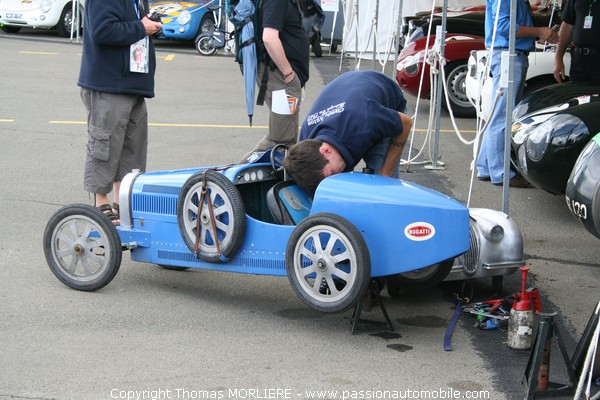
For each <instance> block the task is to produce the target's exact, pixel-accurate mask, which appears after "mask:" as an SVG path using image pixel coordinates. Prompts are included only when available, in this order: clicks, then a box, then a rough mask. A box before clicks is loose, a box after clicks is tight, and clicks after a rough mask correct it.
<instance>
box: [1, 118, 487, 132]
mask: <svg viewBox="0 0 600 400" xmlns="http://www.w3.org/2000/svg"><path fill="white" fill-rule="evenodd" d="M0 121H2V120H0ZM9 121H11V122H12V121H13V120H9ZM49 123H50V124H57V125H85V124H86V122H85V121H49ZM148 125H149V126H160V127H173V128H220V129H225V128H226V129H267V128H268V126H265V125H254V126H248V125H221V124H168V123H158V122H151V123H149V124H148ZM416 131H417V132H427V130H426V129H417V130H416ZM440 132H442V133H454V130H453V129H440ZM461 132H462V133H476V131H474V130H471V129H466V130H461Z"/></svg>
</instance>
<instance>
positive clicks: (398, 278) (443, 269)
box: [387, 258, 454, 297]
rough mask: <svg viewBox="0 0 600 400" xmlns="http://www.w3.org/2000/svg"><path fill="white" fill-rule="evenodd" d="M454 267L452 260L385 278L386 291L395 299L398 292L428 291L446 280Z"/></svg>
mask: <svg viewBox="0 0 600 400" xmlns="http://www.w3.org/2000/svg"><path fill="white" fill-rule="evenodd" d="M452 265H454V258H451V259H449V260H446V261H442V262H440V263H437V264H433V265H430V266H428V267H424V268H419V269H416V270H414V271H409V272H405V273H403V274H398V275H392V276H389V277H388V278H387V291H388V294H389V295H390V297H397V296H398V295H399V294H400V292H408V293H410V292H413V293H414V292H417V291H421V290H426V289H429V288H431V287H433V286H435V285H437V284H438V283H440V282H441V281H443V280H444V278H446V276H448V274H449V273H450V270H451V269H452Z"/></svg>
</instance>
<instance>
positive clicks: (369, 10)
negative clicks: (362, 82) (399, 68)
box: [321, 0, 485, 60]
mask: <svg viewBox="0 0 600 400" xmlns="http://www.w3.org/2000/svg"><path fill="white" fill-rule="evenodd" d="M321 1H322V4H323V7H324V9H325V10H328V11H336V10H337V11H338V13H342V12H343V19H344V36H343V48H342V49H343V51H344V52H345V53H353V54H354V55H356V54H358V57H365V58H371V57H372V51H373V44H374V43H377V45H376V50H377V57H378V58H379V59H383V60H388V59H389V57H390V56H393V54H394V49H393V44H394V38H395V35H396V32H397V28H398V18H399V17H402V16H412V15H415V14H416V13H417V12H420V11H425V12H430V11H431V9H432V8H433V6H436V7H442V6H443V1H442V0H435V1H431V0H341V1H340V2H339V3H337V0H333V1H332V0H321ZM338 4H340V5H339V6H338ZM484 4H485V2H484V1H483V0H448V11H460V10H463V9H465V8H467V7H472V6H477V5H484ZM400 7H402V12H401V13H400Z"/></svg>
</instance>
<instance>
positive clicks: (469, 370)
mask: <svg viewBox="0 0 600 400" xmlns="http://www.w3.org/2000/svg"><path fill="white" fill-rule="evenodd" d="M0 47H1V49H2V58H1V62H0V88H1V90H2V96H0V149H1V150H0V151H1V157H0V167H1V168H0V185H1V187H2V191H1V192H0V201H1V204H2V207H1V208H0V217H1V221H2V223H3V229H2V230H0V305H1V306H0V360H1V361H0V399H7V400H8V399H57V400H68V399H92V400H95V399H98V400H105V399H127V398H134V399H137V398H139V399H152V398H163V399H198V398H262V399H267V398H268V399H282V398H293V399H309V398H326V399H341V398H343V397H346V398H386V397H385V396H386V395H388V397H387V398H391V397H390V396H393V395H394V394H395V395H396V396H404V397H400V398H464V397H467V396H470V398H489V399H519V398H523V394H524V391H523V386H522V383H521V379H522V376H523V373H524V371H525V368H526V364H527V360H528V357H529V352H527V351H515V350H511V349H509V348H508V347H507V345H506V339H507V332H506V330H505V329H499V330H491V331H483V330H479V329H477V328H475V327H474V326H473V324H474V320H473V319H472V318H471V317H469V316H467V315H463V316H461V318H460V319H459V322H458V324H457V327H456V330H455V332H454V335H453V337H452V351H449V352H446V351H444V349H443V345H442V343H443V336H444V333H445V331H446V327H447V326H448V323H449V322H450V319H451V317H452V314H453V304H452V301H451V297H452V294H453V293H455V292H461V293H462V294H468V295H469V296H470V297H471V298H473V299H479V300H483V299H487V298H489V296H491V295H492V293H491V289H490V282H488V281H485V280H483V281H477V282H470V283H469V284H467V285H464V287H460V286H458V285H448V284H445V285H441V286H440V287H437V288H434V289H431V290H428V291H424V292H421V293H417V294H410V295H403V296H400V297H398V298H393V299H392V298H389V297H387V296H384V301H385V304H386V307H387V310H388V312H389V314H390V317H391V318H392V322H393V324H394V326H395V331H393V332H391V331H389V330H388V329H380V328H375V327H372V326H369V325H366V324H365V325H364V326H362V329H361V330H360V331H359V333H358V334H356V335H351V334H350V320H351V316H352V313H351V312H350V311H349V312H346V313H341V314H335V315H325V314H321V313H318V312H316V311H313V310H311V309H309V308H307V307H306V306H305V305H304V304H303V303H302V302H301V301H300V300H299V299H298V298H297V297H296V296H295V294H294V293H293V291H292V289H291V287H290V285H289V282H288V281H287V279H285V278H273V277H264V276H247V275H242V274H227V273H219V272H210V271H190V270H188V271H185V272H176V271H168V270H164V269H162V268H160V267H158V266H156V265H149V264H143V263H135V262H132V261H131V260H129V257H128V255H127V254H124V257H123V263H122V266H121V269H120V271H119V273H118V275H117V276H116V278H115V279H114V281H113V282H111V283H110V284H109V285H108V286H107V287H105V288H103V289H102V290H100V291H98V292H94V293H84V292H78V291H74V290H71V289H69V288H67V287H66V286H64V285H63V284H62V283H60V282H59V281H58V280H57V279H56V278H55V277H54V275H53V274H52V273H51V272H50V270H49V268H48V266H47V264H46V261H45V258H44V254H43V249H42V236H43V232H44V227H45V225H46V222H47V221H48V219H49V217H50V216H51V215H52V213H54V212H55V211H56V210H57V209H58V208H59V207H60V206H62V205H66V204H72V203H87V204H91V203H92V200H91V199H90V198H89V196H88V194H87V193H85V192H84V191H83V189H82V170H83V160H84V150H85V142H86V126H85V119H86V116H85V110H84V107H83V104H82V103H81V100H80V97H79V88H78V87H77V85H76V81H77V75H78V70H79V63H80V59H81V44H80V43H76V42H73V43H70V42H69V40H66V39H62V38H58V37H57V36H56V34H54V33H50V32H40V31H28V32H22V33H19V34H17V35H7V34H5V33H3V32H0ZM157 50H158V52H157V55H158V69H157V73H156V81H157V82H156V94H157V96H156V98H155V99H151V100H149V101H148V102H147V104H148V109H149V115H150V117H149V120H150V123H151V127H150V145H149V154H148V158H149V166H148V169H149V170H163V169H176V168H184V167H191V166H204V165H217V164H224V163H229V162H235V161H236V160H238V159H239V158H241V156H242V155H243V154H244V153H245V152H246V151H247V150H248V149H249V148H251V147H252V146H253V145H254V144H255V143H256V142H257V141H258V140H259V138H260V137H262V136H263V135H264V134H265V132H266V125H267V113H266V110H265V109H264V108H262V107H257V109H256V112H255V115H254V119H253V122H254V126H253V127H252V128H250V127H249V126H248V117H247V115H246V111H245V102H244V92H243V90H244V89H243V81H242V76H241V74H240V71H239V67H238V66H237V64H236V63H235V62H234V61H233V58H232V57H231V55H225V54H220V55H217V56H213V57H200V56H199V55H198V54H197V53H196V52H195V50H194V49H193V47H192V46H189V45H182V44H177V43H159V44H158V47H157ZM324 54H325V56H324V57H322V58H314V57H313V58H311V71H310V72H311V78H310V81H309V83H308V85H307V88H306V97H305V101H304V103H303V105H302V109H301V112H302V116H304V115H305V114H306V111H307V109H308V108H309V105H310V104H311V103H312V101H314V99H315V98H316V96H317V95H318V93H319V91H320V90H321V89H322V87H323V86H324V85H325V84H326V83H327V82H329V81H331V80H332V79H333V78H335V76H337V75H338V74H339V73H341V71H346V70H349V69H353V68H355V67H356V64H357V63H356V60H355V59H353V58H344V60H343V61H342V62H340V53H336V54H333V55H328V54H327V52H326V51H325V49H324ZM340 67H341V71H340ZM358 67H359V68H361V69H371V68H372V67H373V63H372V61H371V60H362V61H361V62H360V65H359V66H358ZM387 68H388V69H389V68H390V66H389V65H388V67H387ZM375 69H378V70H381V69H382V67H381V66H380V65H379V63H376V65H375ZM386 72H387V70H386ZM407 97H408V98H409V107H410V111H411V112H414V111H415V110H416V109H417V104H416V99H415V98H413V97H411V96H407ZM429 109H430V104H429V101H427V100H424V101H421V102H420V103H419V106H418V114H417V118H416V124H417V129H418V130H417V133H416V135H415V136H414V137H413V138H412V140H411V144H412V146H411V147H412V150H411V151H410V152H409V150H408V149H407V150H406V151H405V154H404V156H403V158H404V159H409V158H413V156H416V154H417V152H418V151H419V150H421V149H423V152H422V153H421V154H420V155H418V156H416V158H415V160H414V161H413V162H411V164H410V166H406V165H404V166H403V168H402V171H403V172H402V174H401V178H403V179H406V180H409V181H413V182H417V183H420V184H423V185H424V186H428V187H431V188H433V189H435V190H438V191H441V192H443V193H446V194H448V195H451V196H453V197H455V198H456V199H458V200H459V201H461V202H464V203H467V200H468V199H469V198H470V202H469V206H471V207H488V208H494V209H502V188H500V187H496V186H493V185H491V184H489V183H484V182H479V181H476V182H474V183H473V188H472V192H471V195H470V196H469V188H470V178H471V174H470V171H469V165H470V162H471V159H472V148H471V147H470V146H467V145H465V144H463V143H462V142H461V141H460V140H459V139H458V137H457V135H456V134H455V133H454V129H453V127H452V124H451V122H450V119H449V118H448V114H447V113H443V114H442V118H441V132H440V135H439V155H440V159H439V161H440V162H441V163H443V166H444V168H443V169H438V170H432V169H430V168H426V167H427V166H428V165H429V164H430V160H431V155H430V154H432V151H431V148H432V144H433V141H432V140H426V136H427V135H426V133H425V130H426V128H427V121H428V112H429ZM457 125H458V127H459V129H460V132H461V133H462V135H463V136H464V137H465V139H472V138H473V136H474V130H475V121H474V120H471V119H459V120H457ZM509 214H510V215H511V217H512V218H514V219H515V221H516V222H517V223H518V225H519V226H520V228H521V231H522V233H523V236H524V240H525V257H526V259H527V261H526V265H527V266H529V267H530V269H531V274H530V278H531V282H530V285H529V286H534V287H536V288H538V289H539V290H540V291H541V293H542V300H543V307H544V311H556V312H557V313H558V314H557V316H556V317H555V320H556V322H557V324H558V326H559V329H560V333H561V335H562V337H563V338H564V339H565V342H566V345H567V348H568V351H569V352H572V351H573V349H574V347H575V344H576V343H577V341H578V340H579V337H580V336H581V334H582V332H583V330H584V328H585V325H586V323H587V321H588V318H589V316H590V315H591V313H592V311H593V309H594V307H595V305H596V303H597V302H598V300H600V283H599V281H600V280H599V278H600V257H599V256H600V247H599V244H600V242H599V241H598V239H596V238H594V237H593V236H592V235H590V234H589V233H587V232H586V231H585V230H584V229H583V228H582V227H581V226H580V225H579V224H578V223H577V222H576V221H575V219H574V218H573V217H571V215H570V214H569V213H568V211H567V207H566V205H565V200H564V197H562V196H554V195H551V194H548V193H545V192H543V191H541V190H539V189H534V188H531V189H511V190H510V203H509ZM519 286H520V277H519V276H517V274H515V275H512V276H509V277H506V279H505V282H504V293H503V294H502V295H503V296H506V295H509V294H512V293H515V292H516V291H518V290H519ZM366 316H367V317H368V318H369V319H373V320H381V318H382V316H381V313H380V312H379V311H378V309H374V310H373V311H371V312H370V313H368V314H366ZM551 359H552V363H551V366H552V370H551V372H550V380H552V381H556V382H565V380H566V375H565V372H564V369H563V368H562V367H563V365H562V364H563V363H562V358H561V356H560V353H559V351H558V349H554V350H553V352H552V358H551ZM456 394H458V395H459V396H460V397H453V396H454V395H456ZM426 395H427V396H429V397H424V396H426ZM409 396H412V397H409ZM417 396H418V397H417ZM434 396H437V397H434ZM443 396H444V397H443ZM564 398H567V397H564Z"/></svg>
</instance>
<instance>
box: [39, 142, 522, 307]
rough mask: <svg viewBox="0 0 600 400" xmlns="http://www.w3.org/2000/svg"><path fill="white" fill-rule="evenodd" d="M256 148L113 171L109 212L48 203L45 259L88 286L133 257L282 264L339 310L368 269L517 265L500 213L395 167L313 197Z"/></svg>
mask: <svg viewBox="0 0 600 400" xmlns="http://www.w3.org/2000/svg"><path fill="white" fill-rule="evenodd" d="M273 154H274V152H273V153H271V152H266V153H265V154H263V156H262V157H261V158H259V159H258V160H256V161H255V162H252V163H250V164H240V165H237V164H236V165H226V166H220V167H209V168H190V169H182V170H173V171H156V172H145V173H141V172H140V171H133V172H131V173H129V174H128V175H127V176H126V177H125V179H124V180H123V181H122V183H121V192H120V196H119V201H120V209H121V214H120V217H121V224H120V225H119V226H115V225H113V224H112V223H111V221H110V220H109V219H108V217H106V215H104V214H103V213H101V212H100V211H99V210H98V209H96V208H94V207H92V206H89V205H82V204H75V205H68V206H65V207H63V208H61V209H60V210H58V211H57V212H56V213H55V214H54V215H53V216H52V217H51V218H50V219H49V221H48V223H47V226H46V230H45V233H44V251H45V255H46V259H47V262H48V264H49V266H50V269H51V270H52V272H53V273H54V274H55V275H56V277H57V278H58V279H59V280H60V281H62V282H63V283H65V284H66V285H68V286H70V287H71V288H74V289H77V290H83V291H93V290H97V289H100V288H102V287H104V286H105V285H107V284H108V283H109V282H111V280H112V279H113V278H114V277H115V275H116V274H117V272H118V270H119V267H120V264H121V261H122V253H123V251H129V252H130V255H131V259H132V260H133V261H139V262H144V263H152V264H158V265H161V266H164V267H167V268H170V269H187V268H201V269H209V270H215V271H222V272H237V273H245V274H260V275H273V276H287V277H288V279H289V281H290V283H291V285H292V287H293V289H294V291H295V292H296V293H297V295H298V296H299V298H300V299H301V300H302V301H304V302H305V303H306V304H307V305H308V306H310V307H312V308H314V309H316V310H319V311H322V312H341V311H344V310H347V309H349V308H351V307H352V306H355V305H356V304H357V303H358V302H359V300H360V299H362V298H364V297H365V295H366V293H367V290H368V288H369V287H370V286H371V283H372V282H373V281H374V280H385V279H386V278H388V277H391V276H393V277H400V278H399V279H402V282H404V283H407V282H408V283H410V282H411V281H412V282H415V284H417V285H421V286H422V285H425V284H429V285H430V284H433V283H437V282H440V281H441V280H443V279H444V278H446V277H448V276H452V278H451V279H468V278H470V277H482V276H490V277H494V276H496V277H498V276H500V277H501V276H503V275H506V274H509V273H512V272H514V271H515V270H517V269H518V267H519V266H521V265H522V263H523V261H522V256H523V242H522V236H521V233H520V231H519V229H518V228H517V227H516V224H515V223H514V221H512V220H511V219H510V218H509V217H508V216H507V215H505V214H503V213H501V212H498V211H493V210H485V209H473V210H469V209H467V208H466V207H465V206H464V205H463V204H461V203H459V202H458V201H456V200H454V199H452V198H450V197H448V196H446V195H443V194H441V193H438V192H435V191H433V190H430V189H427V188H424V187H422V186H419V185H416V184H412V183H409V182H406V181H403V180H399V179H392V178H388V177H384V176H380V175H373V174H369V173H363V172H348V173H342V174H338V175H334V176H331V177H329V178H326V179H324V180H323V181H322V182H321V184H320V185H319V187H318V188H317V191H316V193H315V195H314V197H312V198H311V197H309V196H308V195H307V193H306V192H305V191H303V190H302V189H301V188H299V187H298V186H297V185H295V184H294V182H293V181H291V180H284V179H282V176H281V175H282V174H281V168H280V164H279V163H278V162H277V160H276V158H277V157H273Z"/></svg>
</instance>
